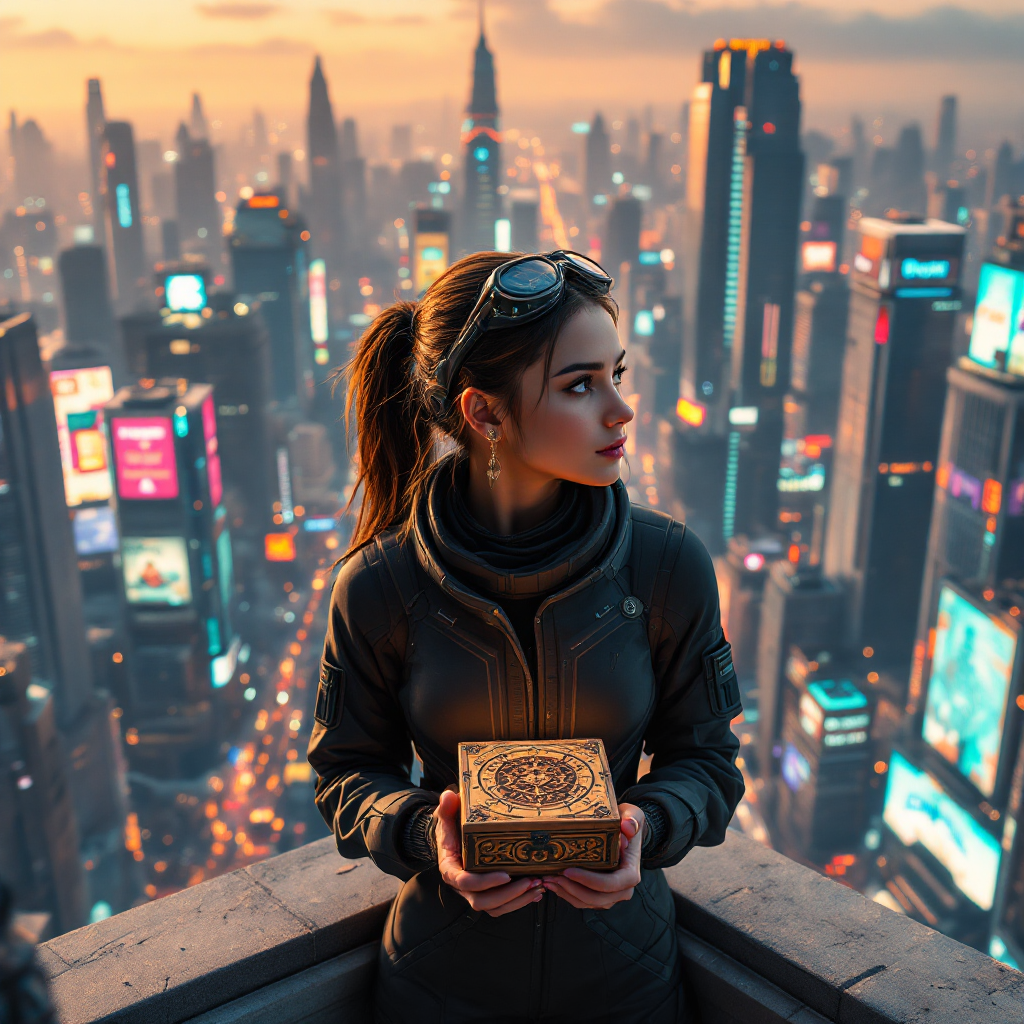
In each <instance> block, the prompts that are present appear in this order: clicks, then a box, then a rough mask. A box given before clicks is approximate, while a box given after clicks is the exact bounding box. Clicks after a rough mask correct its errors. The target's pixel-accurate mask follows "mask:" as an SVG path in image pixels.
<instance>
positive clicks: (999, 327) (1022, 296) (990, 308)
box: [968, 263, 1024, 374]
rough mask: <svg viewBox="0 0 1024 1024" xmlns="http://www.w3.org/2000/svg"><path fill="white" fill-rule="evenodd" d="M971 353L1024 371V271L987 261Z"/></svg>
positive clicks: (993, 364)
mask: <svg viewBox="0 0 1024 1024" xmlns="http://www.w3.org/2000/svg"><path fill="white" fill-rule="evenodd" d="M968 354H969V356H970V357H971V359H973V360H974V361H975V362H976V363H980V364H981V365H982V366H988V367H990V368H993V369H994V368H999V367H1000V363H1001V362H1003V363H1004V364H1005V365H1004V366H1003V367H1002V368H1004V369H1006V370H1007V371H1008V372H1009V373H1017V374H1024V274H1022V273H1021V272H1020V271H1019V270H1011V269H1010V268H1008V267H999V266H996V265H995V264H993V263H985V264H983V265H982V268H981V275H980V277H979V279H978V303H977V305H976V306H975V309H974V326H973V328H972V330H971V345H970V349H969V350H968Z"/></svg>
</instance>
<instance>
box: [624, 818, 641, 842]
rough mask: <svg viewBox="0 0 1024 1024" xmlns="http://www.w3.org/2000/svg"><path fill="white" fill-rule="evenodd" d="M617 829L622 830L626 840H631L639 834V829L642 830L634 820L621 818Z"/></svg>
mask: <svg viewBox="0 0 1024 1024" xmlns="http://www.w3.org/2000/svg"><path fill="white" fill-rule="evenodd" d="M619 828H620V829H622V834H623V835H624V836H625V837H626V838H627V839H632V838H633V837H634V836H636V835H637V834H638V833H639V832H640V829H641V828H643V826H642V825H641V824H640V822H639V821H637V820H636V818H623V819H622V821H621V823H620V825H619Z"/></svg>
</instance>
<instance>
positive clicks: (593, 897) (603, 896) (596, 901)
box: [555, 877, 633, 907]
mask: <svg viewBox="0 0 1024 1024" xmlns="http://www.w3.org/2000/svg"><path fill="white" fill-rule="evenodd" d="M555 886H556V887H557V891H558V892H559V894H563V893H564V894H565V895H566V896H571V897H572V898H573V899H576V900H579V901H580V903H583V904H585V905H587V906H590V907H610V906H612V905H613V904H615V903H618V902H620V901H621V900H628V899H629V898H630V896H632V895H633V889H632V887H629V888H626V889H616V890H613V891H611V892H602V891H600V890H595V889H591V888H588V887H587V886H585V885H580V884H579V883H578V882H573V881H572V880H571V879H568V878H564V877H563V878H562V879H561V880H559V881H558V882H556V883H555Z"/></svg>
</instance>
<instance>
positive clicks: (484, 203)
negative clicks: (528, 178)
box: [462, 3, 501, 252]
mask: <svg viewBox="0 0 1024 1024" xmlns="http://www.w3.org/2000/svg"><path fill="white" fill-rule="evenodd" d="M462 146H463V159H464V161H465V162H464V165H463V174H464V178H465V191H464V194H463V223H462V243H463V248H464V249H465V251H466V252H483V251H488V250H491V249H493V248H494V222H495V221H496V220H497V219H498V217H499V215H500V210H501V198H500V196H499V195H498V186H499V185H500V184H501V134H500V132H499V131H498V96H497V92H496V90H495V86H494V57H493V55H492V54H491V51H490V50H488V49H487V40H486V39H485V38H484V9H483V3H481V5H480V38H479V40H478V41H477V44H476V52H475V54H474V57H473V94H472V96H471V97H470V100H469V107H468V109H467V110H466V120H465V121H463V123H462Z"/></svg>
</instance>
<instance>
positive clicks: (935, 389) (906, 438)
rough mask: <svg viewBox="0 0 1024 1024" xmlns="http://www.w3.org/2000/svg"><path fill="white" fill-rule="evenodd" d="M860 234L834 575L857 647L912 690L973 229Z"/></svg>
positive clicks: (828, 539) (835, 500)
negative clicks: (846, 597) (967, 237)
mask: <svg viewBox="0 0 1024 1024" xmlns="http://www.w3.org/2000/svg"><path fill="white" fill-rule="evenodd" d="M859 225H860V235H859V240H858V246H857V250H858V251H857V255H856V257H855V260H854V269H853V283H852V286H851V290H852V294H851V298H850V322H849V328H848V330H847V344H846V353H845V359H844V364H843V378H842V396H841V398H840V406H839V429H838V436H837V437H836V443H835V463H834V465H835V468H834V471H833V480H832V499H831V513H830V516H829V522H828V528H827V531H826V536H825V558H824V566H825V571H826V572H827V573H828V575H829V576H838V577H841V578H842V579H844V580H845V581H846V582H847V583H848V584H849V587H850V604H849V629H850V634H849V641H850V643H851V646H854V647H855V648H860V647H870V648H871V649H872V650H873V651H874V655H875V657H876V658H877V663H878V665H879V667H880V668H881V669H889V668H891V669H892V671H893V673H894V678H896V679H898V680H905V679H906V678H907V672H908V670H909V667H910V657H911V649H912V646H913V641H914V630H915V626H916V619H917V608H918V601H919V597H920V591H921V577H922V572H923V570H924V556H925V543H926V540H927V538H926V536H925V533H924V531H923V530H922V529H921V524H922V523H923V522H926V521H927V520H928V519H929V517H930V516H931V510H932V499H933V494H934V482H935V464H936V461H937V459H938V455H939V434H940V428H941V424H942V402H943V397H944V395H945V390H946V377H945V373H946V367H947V366H948V365H949V362H950V359H951V357H952V344H953V327H954V323H955V321H956V317H957V311H958V310H959V308H960V291H959V281H960V269H961V263H962V259H963V247H964V230H963V228H960V227H957V226H955V225H952V224H946V223H944V222H942V221H921V220H913V219H904V220H902V221H900V220H876V219H873V218H868V217H865V218H862V219H861V221H860V222H859ZM895 700H896V702H897V703H898V704H901V703H902V695H895Z"/></svg>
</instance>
